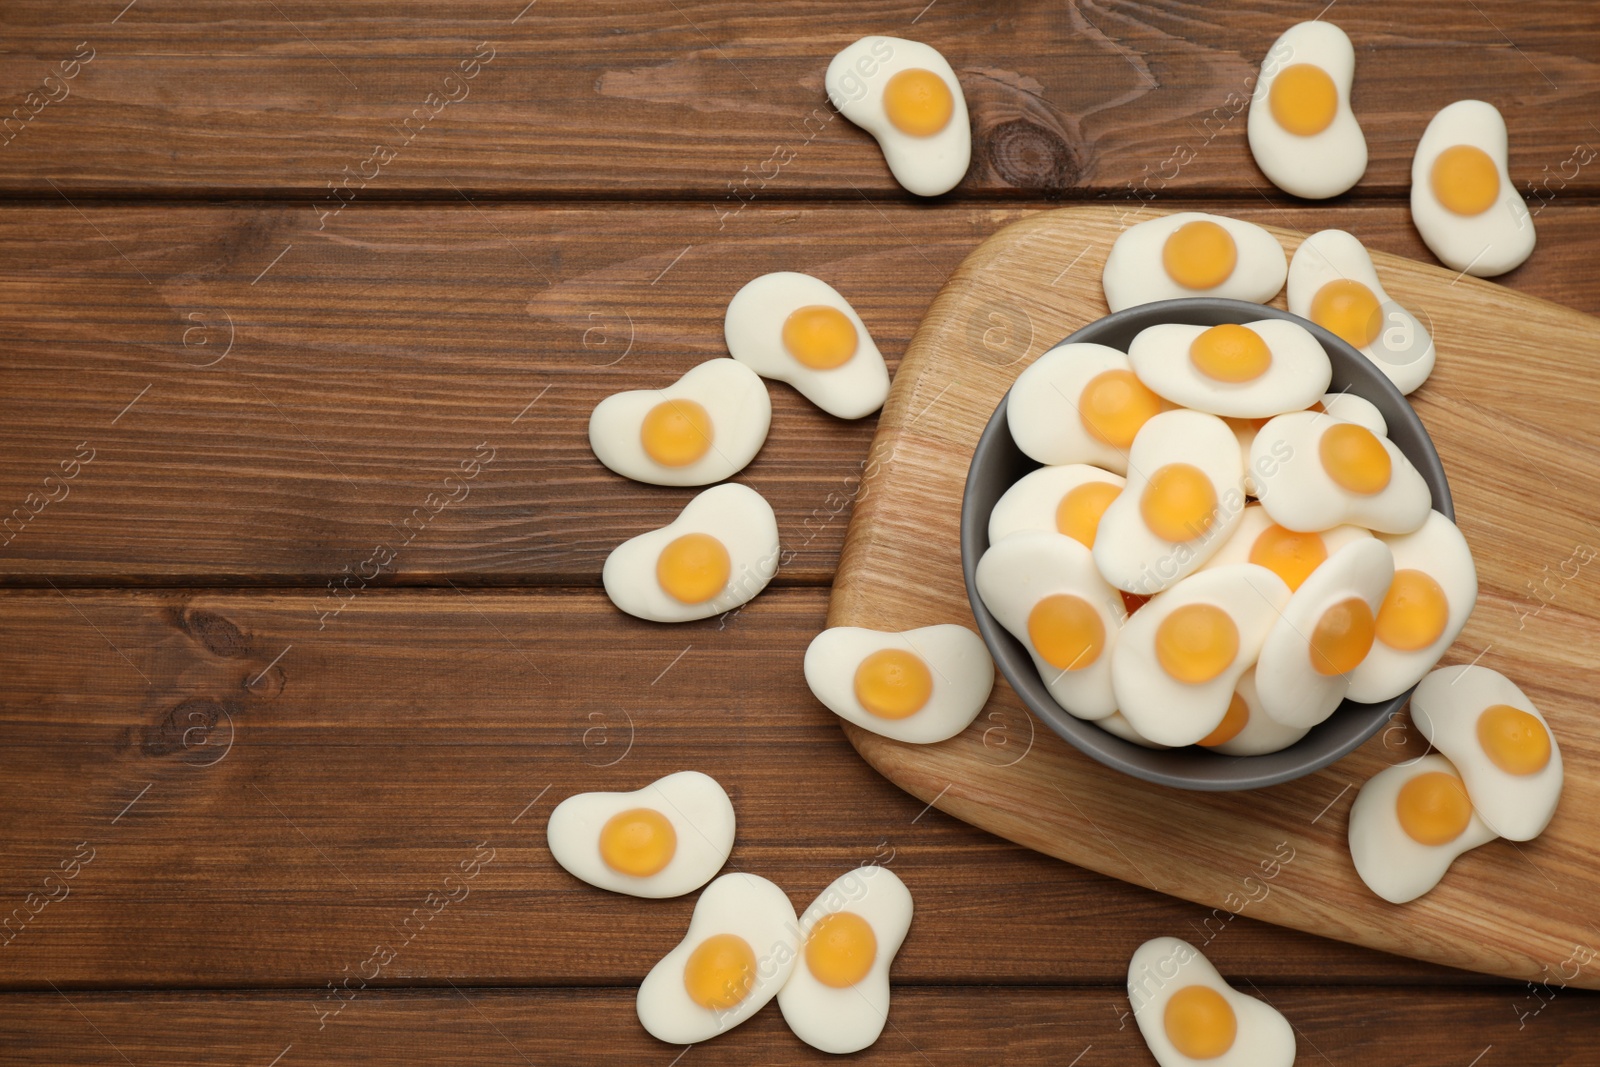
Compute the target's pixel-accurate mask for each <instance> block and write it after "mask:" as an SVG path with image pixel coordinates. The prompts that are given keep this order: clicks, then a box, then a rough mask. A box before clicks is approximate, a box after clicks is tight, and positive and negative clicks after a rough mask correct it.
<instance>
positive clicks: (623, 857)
mask: <svg viewBox="0 0 1600 1067" xmlns="http://www.w3.org/2000/svg"><path fill="white" fill-rule="evenodd" d="M677 850H678V832H677V831H676V830H674V829H673V828H672V823H670V822H668V821H667V817H666V816H665V815H663V814H661V813H660V812H659V811H655V810H653V809H651V808H633V809H632V810H630V811H619V812H617V814H615V815H613V816H611V818H609V819H607V820H606V824H605V825H604V826H602V827H601V828H600V858H601V859H602V860H604V861H605V865H606V866H607V867H610V868H611V869H612V870H613V871H616V872H617V873H618V874H626V875H629V876H631V877H633V878H648V877H650V876H651V875H652V874H655V873H657V872H658V871H660V870H662V869H663V868H664V867H666V865H667V864H668V863H671V862H672V856H673V853H675V852H677Z"/></svg>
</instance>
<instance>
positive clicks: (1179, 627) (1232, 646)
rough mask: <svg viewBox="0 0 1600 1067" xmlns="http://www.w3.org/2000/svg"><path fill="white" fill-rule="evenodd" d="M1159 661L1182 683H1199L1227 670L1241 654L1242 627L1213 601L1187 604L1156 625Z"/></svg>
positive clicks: (1163, 668)
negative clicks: (1240, 638) (1210, 602)
mask: <svg viewBox="0 0 1600 1067" xmlns="http://www.w3.org/2000/svg"><path fill="white" fill-rule="evenodd" d="M1155 645H1156V661H1157V662H1159V663H1160V664H1161V669H1162V670H1164V671H1166V672H1167V674H1169V675H1170V676H1172V677H1173V678H1174V679H1176V680H1177V681H1180V682H1188V683H1189V684H1191V685H1198V684H1200V683H1201V682H1209V681H1211V679H1213V678H1215V677H1216V676H1217V675H1219V674H1221V673H1222V672H1223V671H1225V670H1227V669H1228V665H1229V664H1231V663H1232V662H1233V661H1234V658H1235V657H1237V656H1238V655H1239V627H1238V626H1236V625H1235V624H1234V621H1233V619H1232V618H1231V617H1229V615H1228V613H1227V612H1225V611H1223V610H1222V609H1221V608H1219V607H1216V606H1215V605H1212V604H1185V605H1184V606H1183V607H1181V608H1177V609H1175V610H1174V611H1173V613H1172V614H1171V615H1168V616H1167V617H1166V618H1165V619H1162V620H1161V625H1159V626H1157V627H1156V641H1155Z"/></svg>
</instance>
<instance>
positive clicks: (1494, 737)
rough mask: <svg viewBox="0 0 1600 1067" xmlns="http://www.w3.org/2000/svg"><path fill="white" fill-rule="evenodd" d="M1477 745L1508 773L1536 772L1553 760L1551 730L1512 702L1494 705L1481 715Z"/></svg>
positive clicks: (1479, 717)
mask: <svg viewBox="0 0 1600 1067" xmlns="http://www.w3.org/2000/svg"><path fill="white" fill-rule="evenodd" d="M1478 744H1480V745H1482V746H1483V751H1484V753H1485V754H1487V755H1488V757H1489V759H1490V761H1491V762H1492V763H1493V764H1494V765H1495V766H1496V767H1499V768H1500V769H1501V770H1502V771H1505V772H1506V773H1507V774H1517V775H1522V774H1537V773H1538V772H1540V771H1542V770H1544V768H1545V765H1546V764H1548V763H1549V762H1550V731H1548V730H1546V729H1545V728H1544V723H1542V722H1540V721H1539V720H1538V719H1536V718H1534V717H1533V716H1532V715H1530V714H1528V713H1527V712H1526V711H1523V710H1522V709H1521V708H1514V707H1512V706H1511V705H1509V704H1495V705H1492V706H1491V707H1487V708H1485V709H1484V710H1483V714H1482V715H1479V716H1478Z"/></svg>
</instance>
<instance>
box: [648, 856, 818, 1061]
mask: <svg viewBox="0 0 1600 1067" xmlns="http://www.w3.org/2000/svg"><path fill="white" fill-rule="evenodd" d="M798 933H799V925H798V920H797V919H796V917H795V913H794V905H792V904H790V903H789V898H788V897H787V896H785V895H784V892H783V890H782V889H779V888H778V887H777V886H775V885H773V884H772V883H771V882H769V881H767V880H766V879H765V878H761V877H758V876H756V875H753V874H743V873H736V874H725V875H723V876H722V877H721V878H718V879H717V880H716V881H715V882H712V883H711V884H710V885H709V886H707V887H706V890H705V892H703V893H701V894H700V899H699V900H697V901H695V905H694V914H693V915H692V916H691V917H690V919H689V929H688V931H687V932H686V933H685V934H684V935H683V940H682V941H680V942H678V945H677V947H675V948H674V949H673V950H672V951H671V952H668V953H667V954H666V955H665V956H663V957H661V960H660V961H659V962H658V963H657V964H656V965H655V966H654V967H652V968H650V973H649V974H647V975H645V979H644V981H643V982H642V983H640V985H639V995H638V998H637V1001H636V1005H637V1008H638V1012H639V1022H641V1023H643V1024H644V1028H645V1029H646V1030H648V1031H649V1032H650V1035H651V1036H652V1037H654V1038H657V1039H658V1040H661V1041H667V1042H670V1043H671V1044H674V1045H692V1044H696V1043H698V1042H701V1041H705V1040H707V1039H709V1038H713V1037H716V1036H717V1035H718V1034H721V1033H724V1032H726V1031H728V1030H731V1029H733V1028H734V1027H735V1026H738V1025H739V1024H740V1023H742V1022H744V1021H745V1020H746V1019H748V1018H750V1016H752V1015H754V1014H755V1013H756V1012H758V1011H760V1010H761V1009H762V1008H763V1007H764V1006H765V1005H766V1003H767V1002H768V1001H769V1000H771V999H772V998H773V997H775V996H777V995H778V990H780V989H782V988H783V984H784V983H785V982H787V981H788V980H789V976H790V975H791V974H793V973H794V967H795V962H796V960H797V958H798V956H799V949H800V943H799V939H798ZM715 934H732V935H733V936H735V937H739V938H742V939H744V941H745V943H746V944H748V945H749V946H750V949H751V951H752V952H753V953H754V955H755V958H756V968H755V973H754V974H753V975H752V976H751V981H750V985H749V989H748V992H747V993H746V994H745V996H744V998H743V999H742V1000H740V1001H739V1002H738V1003H737V1004H735V1005H733V1006H732V1007H730V1008H706V1007H702V1006H701V1005H700V1004H699V1003H698V1002H696V1001H695V1000H694V998H693V997H691V996H690V995H689V991H688V989H687V988H686V986H685V984H684V966H685V965H686V964H687V963H688V962H689V958H690V956H691V955H692V954H693V952H694V950H695V949H696V948H698V947H699V946H700V944H701V942H703V941H705V939H706V938H708V937H711V936H713V935H715Z"/></svg>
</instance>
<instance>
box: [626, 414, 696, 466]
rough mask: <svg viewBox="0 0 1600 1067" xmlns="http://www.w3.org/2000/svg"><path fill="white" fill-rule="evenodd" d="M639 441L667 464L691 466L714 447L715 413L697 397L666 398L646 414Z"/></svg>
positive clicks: (649, 452)
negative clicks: (713, 417) (712, 415)
mask: <svg viewBox="0 0 1600 1067" xmlns="http://www.w3.org/2000/svg"><path fill="white" fill-rule="evenodd" d="M639 443H640V444H641V445H643V446H644V454H645V455H647V456H649V457H650V458H651V459H653V460H655V461H656V462H657V463H659V464H661V465H662V466H663V467H687V466H688V465H689V464H691V463H693V462H694V461H695V460H697V459H699V458H700V457H701V456H703V455H705V454H706V453H707V452H709V451H710V450H711V416H710V415H709V414H707V413H706V409H705V408H703V407H701V406H700V405H699V404H697V403H695V402H694V401H693V400H663V401H662V402H661V403H659V404H657V405H656V406H655V407H653V408H651V409H650V411H649V412H648V413H647V414H646V415H645V417H644V422H643V423H641V424H640V426H639Z"/></svg>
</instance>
